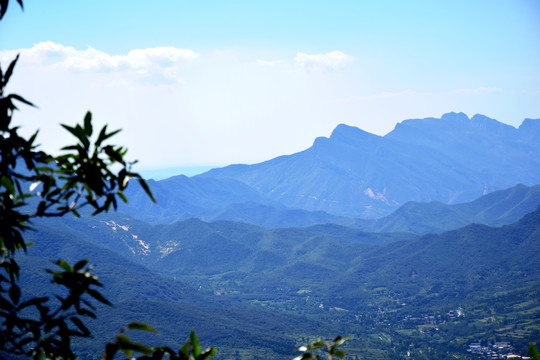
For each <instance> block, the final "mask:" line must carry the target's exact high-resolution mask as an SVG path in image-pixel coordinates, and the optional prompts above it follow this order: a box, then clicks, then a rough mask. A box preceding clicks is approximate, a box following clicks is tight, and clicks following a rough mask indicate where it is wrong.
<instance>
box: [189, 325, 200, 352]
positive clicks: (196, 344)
mask: <svg viewBox="0 0 540 360" xmlns="http://www.w3.org/2000/svg"><path fill="white" fill-rule="evenodd" d="M189 339H190V340H191V345H192V346H193V355H195V357H198V356H199V355H201V345H200V344H199V339H198V338H197V334H195V331H194V330H191V333H190V334H189Z"/></svg>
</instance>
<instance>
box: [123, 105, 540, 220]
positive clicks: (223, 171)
mask: <svg viewBox="0 0 540 360" xmlns="http://www.w3.org/2000/svg"><path fill="white" fill-rule="evenodd" d="M539 134H540V120H538V119H536V120H533V119H526V120H525V121H523V123H522V124H521V126H520V127H519V128H517V129H516V128H514V127H512V126H509V125H505V124H503V123H500V122H498V121H496V120H494V119H490V118H488V117H486V116H483V115H475V116H473V117H472V118H470V119H469V118H468V117H467V116H466V115H465V114H463V113H448V114H445V115H443V116H442V117H441V118H440V119H435V118H426V119H414V120H405V121H403V122H401V123H399V124H397V125H396V127H395V129H394V130H393V131H391V132H390V133H388V134H387V135H385V136H377V135H373V134H370V133H367V132H365V131H363V130H360V129H358V128H355V127H351V126H347V125H343V124H342V125H339V126H337V127H336V129H335V130H334V131H333V132H332V134H331V136H330V137H329V138H324V137H320V138H317V139H316V140H315V142H314V144H313V146H311V147H310V148H308V149H306V150H304V151H302V152H299V153H295V154H292V155H286V156H280V157H277V158H275V159H272V160H269V161H265V162H262V163H259V164H254V165H230V166H227V167H224V168H217V169H213V170H210V171H208V172H206V173H203V174H201V175H197V176H194V177H191V178H188V177H185V176H182V175H180V176H175V177H172V178H169V179H165V180H161V181H150V185H151V187H152V189H153V190H154V193H155V195H156V197H157V199H158V203H157V204H152V203H150V202H149V201H148V200H147V199H146V197H145V196H144V194H143V193H142V192H141V191H138V190H136V189H132V191H131V192H130V193H129V197H130V199H131V200H130V202H131V205H133V206H129V207H125V208H123V209H122V211H123V212H125V213H127V214H129V215H131V216H133V217H136V218H139V219H144V220H145V221H151V222H155V223H171V222H173V221H176V220H183V219H188V218H190V217H197V218H203V219H208V220H213V219H218V218H219V219H227V220H237V219H235V218H233V216H234V215H233V214H232V213H233V212H234V211H235V210H237V211H245V212H248V211H249V210H242V209H249V208H252V207H253V206H254V204H257V206H259V205H263V206H264V208H266V209H267V211H268V213H269V215H270V216H272V214H276V212H280V213H283V211H287V210H294V211H298V210H301V211H309V212H311V214H309V216H311V217H313V218H315V219H316V218H323V217H325V216H327V215H331V216H339V217H349V218H351V217H352V218H363V219H369V218H380V217H383V216H385V215H388V214H390V213H391V212H393V211H394V210H396V209H397V208H398V207H400V206H401V205H404V204H405V203H407V202H410V201H415V202H422V203H425V202H432V201H438V202H441V203H443V204H457V203H462V202H468V201H472V200H473V199H476V198H478V197H479V196H481V195H486V194H488V193H490V192H492V191H495V190H502V189H506V188H509V187H512V186H514V185H517V184H524V185H528V186H531V185H536V184H538V183H540V171H538V169H539V168H540V156H538V154H539V153H540V145H539V144H540V141H538V135H539ZM258 209H259V210H260V211H262V209H263V207H258ZM226 214H231V215H226ZM307 215H308V214H304V216H307ZM227 216H229V218H227ZM285 218H289V217H288V216H285ZM243 220H244V219H243ZM246 220H248V222H253V221H249V219H247V218H246ZM255 223H256V222H255ZM261 225H264V224H261ZM276 225H277V226H280V225H279V223H272V224H271V226H276ZM283 225H284V226H288V225H290V224H283ZM293 225H298V224H293Z"/></svg>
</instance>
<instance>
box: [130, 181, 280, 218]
mask: <svg viewBox="0 0 540 360" xmlns="http://www.w3.org/2000/svg"><path fill="white" fill-rule="evenodd" d="M148 185H149V186H150V188H151V189H152V192H153V194H154V197H155V198H156V201H157V203H152V202H151V201H150V200H149V198H148V196H147V195H146V194H145V193H144V192H143V191H142V189H140V188H139V187H137V186H136V185H135V186H131V187H130V188H128V191H127V196H128V198H129V205H127V206H126V205H123V204H122V205H121V206H120V211H122V212H124V213H126V214H129V215H132V216H134V217H137V218H140V219H142V220H145V221H149V222H157V223H170V222H173V221H177V220H185V219H189V218H192V217H199V216H201V215H202V214H205V213H208V212H209V211H218V210H219V209H221V208H223V207H226V206H229V205H230V204H234V203H240V202H245V201H252V202H257V203H261V204H274V202H272V201H270V200H269V199H268V198H267V197H265V196H264V195H263V194H261V193H260V192H258V191H256V190H255V189H253V188H251V187H250V186H249V185H246V184H244V183H242V182H240V181H238V180H234V179H211V178H208V179H205V178H189V177H187V176H184V175H178V176H174V177H171V178H168V179H165V180H161V181H155V180H149V181H148ZM278 206H279V205H278Z"/></svg>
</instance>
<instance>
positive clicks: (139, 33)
mask: <svg viewBox="0 0 540 360" xmlns="http://www.w3.org/2000/svg"><path fill="white" fill-rule="evenodd" d="M24 5H25V8H24V11H21V9H20V8H19V6H18V4H17V3H16V2H15V1H14V0H12V1H11V2H10V6H9V9H8V11H7V14H6V15H5V17H4V19H3V20H2V21H1V22H0V63H1V64H2V68H3V69H5V68H7V65H8V64H9V62H10V61H11V59H13V58H14V57H15V55H16V54H17V53H20V54H21V55H20V60H19V62H18V64H17V67H16V69H15V72H14V75H13V77H12V80H11V82H10V85H9V87H8V90H9V91H10V92H14V93H18V94H20V95H22V96H24V97H25V98H27V99H28V100H30V101H32V102H34V103H35V104H36V105H37V106H38V108H36V109H32V108H29V107H22V106H21V109H20V110H21V111H19V112H18V113H17V114H16V116H15V118H14V119H15V121H16V122H17V123H18V124H20V125H21V126H22V131H23V132H26V134H30V133H32V132H33V131H35V130H36V129H38V128H39V129H40V135H39V137H38V140H39V142H40V143H41V144H42V148H43V149H44V150H47V151H51V152H58V151H59V149H60V148H61V147H62V146H64V145H66V144H69V143H70V142H71V138H70V135H69V134H67V132H65V131H64V130H63V129H62V128H61V127H60V125H59V124H60V123H64V124H69V125H74V124H75V123H76V122H81V121H82V119H83V117H84V114H85V113H86V111H88V110H90V111H92V113H93V119H94V124H95V126H102V125H104V124H108V128H109V129H117V128H121V129H122V132H121V133H120V134H119V135H118V136H117V137H116V138H113V139H115V142H116V143H118V144H122V145H125V146H127V147H128V149H129V152H128V158H130V159H138V160H139V163H138V164H137V165H136V170H138V171H141V172H142V173H143V174H148V176H149V177H151V176H152V175H153V176H155V177H156V178H158V177H159V178H162V177H165V176H168V175H171V174H172V173H171V172H174V171H176V172H184V173H186V174H188V175H193V174H194V173H197V172H200V171H203V170H205V169H207V168H208V167H212V166H224V165H228V164H233V163H248V164H251V163H257V162H261V161H265V160H269V159H271V158H273V157H276V156H279V155H285V154H291V153H295V152H298V151H302V150H304V149H306V148H308V147H309V146H311V145H312V143H313V141H314V139H315V138H316V137H319V136H329V135H330V134H331V132H332V130H333V129H334V128H335V127H336V126H337V125H338V124H340V123H345V124H348V125H352V126H357V127H359V128H361V129H363V130H365V131H369V132H371V133H374V134H377V135H385V134H386V133H388V132H390V131H391V130H392V129H393V128H394V126H395V125H396V123H398V122H401V121H403V120H406V119H412V118H424V117H436V118H439V117H440V116H441V115H442V114H444V113H447V112H451V111H456V112H464V113H466V114H467V115H469V117H472V116H473V115H474V114H477V113H480V114H484V115H486V116H489V117H491V118H494V119H497V120H499V121H501V122H504V123H507V124H510V125H512V126H515V127H518V126H519V125H520V124H521V122H522V121H523V120H524V119H525V118H540V66H539V65H540V63H539V60H538V59H540V1H538V0H508V1H500V0H488V1H483V0H477V1H470V0H467V1H460V0H453V1H445V0H442V1H414V0H411V1H384V0H383V1H367V0H366V1H359V0H358V1H339V0H336V1H317V0H311V1H308V0H305V1H301V0H298V1H293V0H287V1H281V0H275V1H264V0H261V1H223V0H222V1H205V0H198V1H195V0H193V1H187V0H186V1H179V0H175V1H173V0H170V1H167V0H162V1H152V2H150V1H140V0H115V1H103V0H94V1H68V0H48V1H38V0H26V1H24Z"/></svg>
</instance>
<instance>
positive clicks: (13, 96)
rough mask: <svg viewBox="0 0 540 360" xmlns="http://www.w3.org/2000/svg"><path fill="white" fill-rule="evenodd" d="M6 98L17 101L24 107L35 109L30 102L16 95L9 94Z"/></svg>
mask: <svg viewBox="0 0 540 360" xmlns="http://www.w3.org/2000/svg"><path fill="white" fill-rule="evenodd" d="M8 98H12V99H15V100H18V101H20V102H22V103H25V104H26V105H30V106H32V107H37V106H36V105H34V104H33V103H31V102H30V101H28V100H26V99H25V98H23V97H22V96H20V95H17V94H9V95H8Z"/></svg>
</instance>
